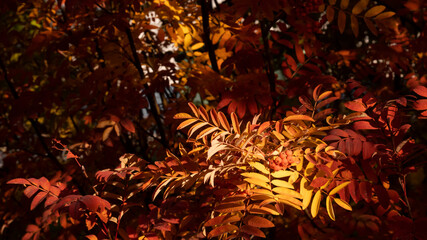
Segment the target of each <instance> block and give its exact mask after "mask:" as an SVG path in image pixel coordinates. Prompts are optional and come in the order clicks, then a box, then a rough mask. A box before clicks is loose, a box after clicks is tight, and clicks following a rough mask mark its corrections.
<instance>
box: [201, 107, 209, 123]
mask: <svg viewBox="0 0 427 240" xmlns="http://www.w3.org/2000/svg"><path fill="white" fill-rule="evenodd" d="M199 112H200V115H201V116H202V118H203V120H205V121H206V122H209V115H208V113H207V112H206V109H205V108H204V107H202V106H200V107H199Z"/></svg>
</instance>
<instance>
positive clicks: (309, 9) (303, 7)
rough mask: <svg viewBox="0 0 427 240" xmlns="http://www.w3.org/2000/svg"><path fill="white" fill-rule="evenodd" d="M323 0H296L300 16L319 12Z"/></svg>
mask: <svg viewBox="0 0 427 240" xmlns="http://www.w3.org/2000/svg"><path fill="white" fill-rule="evenodd" d="M322 4H323V0H309V1H295V10H296V14H297V15H298V16H306V15H307V14H310V13H317V12H319V7H320V5H322Z"/></svg>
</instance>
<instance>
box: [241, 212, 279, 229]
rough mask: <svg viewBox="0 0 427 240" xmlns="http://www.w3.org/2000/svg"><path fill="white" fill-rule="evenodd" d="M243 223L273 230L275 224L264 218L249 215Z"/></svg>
mask: <svg viewBox="0 0 427 240" xmlns="http://www.w3.org/2000/svg"><path fill="white" fill-rule="evenodd" d="M243 222H244V223H245V224H247V225H249V226H252V227H257V228H271V227H274V224H273V223H272V222H271V221H270V220H268V219H265V218H263V217H259V216H253V215H248V216H246V217H245V218H244V219H243Z"/></svg>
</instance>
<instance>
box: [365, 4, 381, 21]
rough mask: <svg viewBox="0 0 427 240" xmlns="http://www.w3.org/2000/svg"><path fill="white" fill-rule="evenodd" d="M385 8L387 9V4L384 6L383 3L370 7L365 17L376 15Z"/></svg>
mask: <svg viewBox="0 0 427 240" xmlns="http://www.w3.org/2000/svg"><path fill="white" fill-rule="evenodd" d="M384 10H385V6H383V5H378V6H375V7H373V8H371V9H369V10H368V11H367V12H366V13H365V18H370V17H374V16H376V15H378V14H380V13H381V12H383V11H384Z"/></svg>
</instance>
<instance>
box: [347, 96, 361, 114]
mask: <svg viewBox="0 0 427 240" xmlns="http://www.w3.org/2000/svg"><path fill="white" fill-rule="evenodd" d="M344 106H345V107H346V108H348V109H350V110H353V111H356V112H364V111H366V109H367V107H366V105H365V103H363V102H362V99H361V98H359V99H356V100H354V101H351V102H346V103H344Z"/></svg>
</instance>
